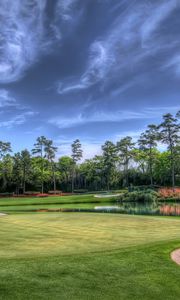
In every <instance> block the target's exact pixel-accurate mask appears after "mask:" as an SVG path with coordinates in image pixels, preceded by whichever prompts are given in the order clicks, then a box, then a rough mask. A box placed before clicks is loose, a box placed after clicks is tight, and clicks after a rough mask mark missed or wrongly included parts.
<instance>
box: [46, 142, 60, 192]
mask: <svg viewBox="0 0 180 300" xmlns="http://www.w3.org/2000/svg"><path fill="white" fill-rule="evenodd" d="M57 150H58V148H57V147H55V146H54V145H53V141H52V140H47V141H46V142H45V147H44V152H45V157H46V158H47V159H48V161H49V162H50V165H51V173H52V179H53V189H54V192H55V191H56V164H55V162H54V159H55V156H56V152H57Z"/></svg>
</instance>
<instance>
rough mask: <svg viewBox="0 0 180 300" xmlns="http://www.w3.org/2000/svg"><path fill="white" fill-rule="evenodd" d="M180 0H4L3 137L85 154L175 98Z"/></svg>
mask: <svg viewBox="0 0 180 300" xmlns="http://www.w3.org/2000/svg"><path fill="white" fill-rule="evenodd" d="M179 29H180V0H156V1H155V0H131V1H129V0H53V1H52V0H23V1H21V0H16V1H12V0H0V140H3V141H9V142H11V144H12V148H13V150H14V151H20V150H22V149H25V148H28V149H29V150H30V149H32V148H33V144H34V143H35V140H36V138H37V137H38V136H41V135H45V136H46V137H47V138H49V139H53V140H54V142H55V144H56V146H58V155H59V156H61V155H69V154H70V153H71V143H72V142H73V141H74V140H75V139H77V138H78V139H80V141H81V143H82V145H83V149H84V152H85V153H84V157H85V158H90V157H92V156H93V155H95V154H99V153H100V148H101V147H100V146H101V145H102V144H103V143H104V142H105V141H106V140H112V141H113V142H116V141H118V140H119V139H121V138H122V137H124V136H127V135H131V136H132V137H133V138H134V139H137V137H138V136H139V134H140V133H141V132H142V131H144V130H145V129H146V126H147V125H148V124H151V123H156V124H158V123H159V122H161V119H162V115H163V114H165V113H167V112H170V113H172V114H175V113H176V112H177V111H178V109H179V108H180V30H179Z"/></svg>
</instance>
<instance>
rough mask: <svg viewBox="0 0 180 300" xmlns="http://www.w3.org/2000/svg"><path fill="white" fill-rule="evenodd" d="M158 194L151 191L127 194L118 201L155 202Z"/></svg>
mask: <svg viewBox="0 0 180 300" xmlns="http://www.w3.org/2000/svg"><path fill="white" fill-rule="evenodd" d="M157 197H158V194H157V193H156V192H154V191H152V190H146V191H136V192H131V193H130V192H129V193H125V194H123V195H120V196H119V198H118V200H119V201H130V202H131V201H132V202H155V201H156V200H157Z"/></svg>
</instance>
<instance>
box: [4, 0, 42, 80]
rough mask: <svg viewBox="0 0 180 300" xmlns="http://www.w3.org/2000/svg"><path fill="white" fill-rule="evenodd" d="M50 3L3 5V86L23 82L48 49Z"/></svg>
mask: <svg viewBox="0 0 180 300" xmlns="http://www.w3.org/2000/svg"><path fill="white" fill-rule="evenodd" d="M45 6H46V0H31V1H29V0H24V1H21V0H16V1H11V0H2V1H1V3H0V82H1V83H7V82H13V81H16V80H19V79H20V78H21V77H22V76H23V75H24V73H25V71H27V70H28V68H29V67H30V66H31V65H32V64H34V63H35V62H36V60H37V58H38V56H39V54H40V53H42V52H43V51H44V50H45V48H46V46H47V45H46V42H45V41H44V34H45V28H44V10H45Z"/></svg>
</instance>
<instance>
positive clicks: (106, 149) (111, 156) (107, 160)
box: [102, 141, 118, 190]
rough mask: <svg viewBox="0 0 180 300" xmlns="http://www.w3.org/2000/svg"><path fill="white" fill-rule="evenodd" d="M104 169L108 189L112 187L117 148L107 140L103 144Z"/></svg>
mask: <svg viewBox="0 0 180 300" xmlns="http://www.w3.org/2000/svg"><path fill="white" fill-rule="evenodd" d="M102 151H103V161H104V170H105V176H106V182H107V189H108V190H109V189H110V185H111V179H112V176H113V173H114V171H115V166H116V162H117V159H118V158H117V148H116V146H115V145H114V143H112V142H111V141H106V142H105V144H104V145H103V146H102Z"/></svg>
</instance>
